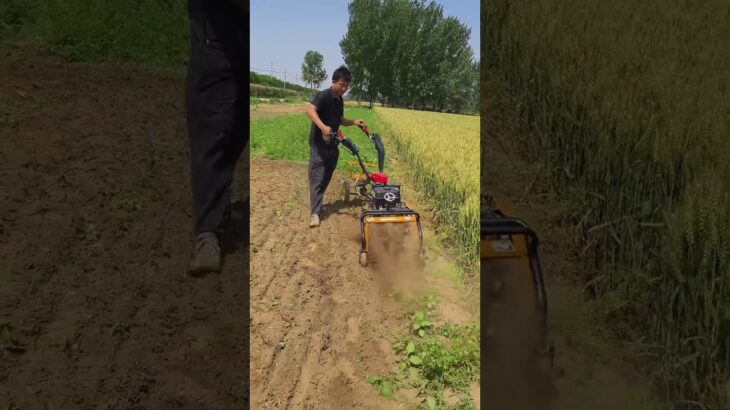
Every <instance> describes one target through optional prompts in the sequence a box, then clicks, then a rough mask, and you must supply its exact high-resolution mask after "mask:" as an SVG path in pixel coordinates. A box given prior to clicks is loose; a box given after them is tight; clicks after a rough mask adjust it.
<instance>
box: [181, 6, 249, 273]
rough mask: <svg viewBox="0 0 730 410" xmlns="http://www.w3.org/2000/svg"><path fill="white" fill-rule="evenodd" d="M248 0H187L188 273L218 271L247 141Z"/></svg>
mask: <svg viewBox="0 0 730 410" xmlns="http://www.w3.org/2000/svg"><path fill="white" fill-rule="evenodd" d="M246 10H248V1H245V2H242V1H240V0H225V1H224V0H220V1H205V0H188V15H189V19H190V58H189V62H188V73H187V79H186V111H187V126H188V136H189V140H190V170H191V185H192V194H193V212H194V214H195V234H196V244H195V249H194V255H193V259H192V262H191V264H190V268H189V271H190V272H191V273H194V274H200V273H207V272H218V271H220V269H221V251H220V244H219V241H220V236H221V234H222V233H224V231H225V230H226V228H227V225H228V224H229V223H230V220H231V184H232V182H233V175H234V172H235V169H236V163H237V162H238V158H239V157H240V156H241V152H242V151H243V147H244V145H245V144H246V139H247V138H248V137H247V133H246V132H244V108H245V107H244V95H245V87H246V84H245V82H246V79H245V78H244V73H245V72H247V71H245V70H246V68H245V65H246V62H245V57H246V51H245V50H246V41H247V40H246V38H247V34H248V29H247V25H246V24H247V22H248V16H247V14H246Z"/></svg>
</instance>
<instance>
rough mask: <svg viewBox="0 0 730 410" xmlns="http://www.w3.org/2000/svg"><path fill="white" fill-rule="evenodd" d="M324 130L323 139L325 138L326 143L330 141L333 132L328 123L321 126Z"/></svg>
mask: <svg viewBox="0 0 730 410" xmlns="http://www.w3.org/2000/svg"><path fill="white" fill-rule="evenodd" d="M320 130H321V131H322V139H323V140H324V143H325V144H329V143H330V139H331V138H330V133H331V132H332V128H330V127H329V126H328V125H325V126H324V127H322V128H320Z"/></svg>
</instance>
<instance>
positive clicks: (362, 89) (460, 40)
mask: <svg viewBox="0 0 730 410" xmlns="http://www.w3.org/2000/svg"><path fill="white" fill-rule="evenodd" d="M348 9H349V22H348V27H347V33H346V34H345V36H344V37H343V39H342V40H341V41H340V47H341V50H342V55H343V59H344V60H345V63H346V64H347V67H348V68H349V69H350V71H351V72H352V74H353V81H352V84H351V85H350V94H351V95H352V97H353V98H356V99H358V100H365V101H369V102H370V104H371V105H372V103H373V102H374V101H378V102H380V103H381V104H383V105H386V106H392V107H403V108H410V109H420V110H434V111H442V112H457V113H476V112H478V111H479V63H478V61H476V59H475V58H474V52H473V51H472V50H471V47H469V44H468V41H469V36H470V35H471V30H470V29H469V28H468V27H466V26H465V25H464V24H462V23H461V22H460V21H459V20H458V19H456V18H454V17H445V16H444V14H443V7H442V6H440V5H439V4H437V3H435V2H433V1H431V2H429V3H426V2H425V1H423V0H354V1H352V2H351V3H350V4H349V5H348Z"/></svg>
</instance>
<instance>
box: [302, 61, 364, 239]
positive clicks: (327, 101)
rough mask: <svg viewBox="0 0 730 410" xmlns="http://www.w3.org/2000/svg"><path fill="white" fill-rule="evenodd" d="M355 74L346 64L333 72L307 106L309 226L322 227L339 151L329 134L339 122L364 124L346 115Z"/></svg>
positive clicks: (336, 143)
mask: <svg viewBox="0 0 730 410" xmlns="http://www.w3.org/2000/svg"><path fill="white" fill-rule="evenodd" d="M351 80H352V74H350V71H349V70H348V69H347V68H346V67H345V66H340V68H338V69H337V70H335V72H334V73H332V85H331V86H330V87H329V88H327V89H326V90H322V91H320V92H319V93H317V95H315V96H314V99H313V100H312V102H311V103H310V104H309V106H308V107H307V115H308V116H309V119H310V120H312V127H311V129H310V131H309V202H310V205H311V210H312V216H311V219H310V221H309V227H310V228H314V227H317V226H319V215H320V213H322V210H323V208H324V206H323V205H324V204H323V201H324V191H325V190H327V185H329V183H330V179H332V173H334V172H335V167H336V166H337V159H338V158H339V155H340V151H339V149H338V148H337V145H338V142H337V141H336V140H333V139H332V137H331V135H330V133H332V132H337V130H338V129H339V128H340V125H345V126H351V125H355V124H357V125H360V126H362V125H364V124H363V122H362V120H354V121H353V120H349V119H347V118H345V117H344V103H343V101H342V96H343V95H344V94H345V93H346V92H347V89H348V88H349V87H350V81H351Z"/></svg>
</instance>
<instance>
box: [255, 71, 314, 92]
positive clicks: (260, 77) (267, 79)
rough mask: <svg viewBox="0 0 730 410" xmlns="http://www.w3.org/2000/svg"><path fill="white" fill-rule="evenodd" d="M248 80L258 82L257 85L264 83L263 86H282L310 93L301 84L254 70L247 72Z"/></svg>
mask: <svg viewBox="0 0 730 410" xmlns="http://www.w3.org/2000/svg"><path fill="white" fill-rule="evenodd" d="M249 82H250V83H251V84H259V85H264V86H268V87H275V88H283V89H287V90H294V91H299V92H302V93H307V94H308V95H310V96H311V93H312V91H311V90H310V89H309V88H307V87H302V86H301V85H298V84H292V83H290V82H288V81H286V82H284V81H282V80H279V79H278V78H276V77H272V76H270V75H266V74H259V73H257V72H254V71H250V72H249Z"/></svg>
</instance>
